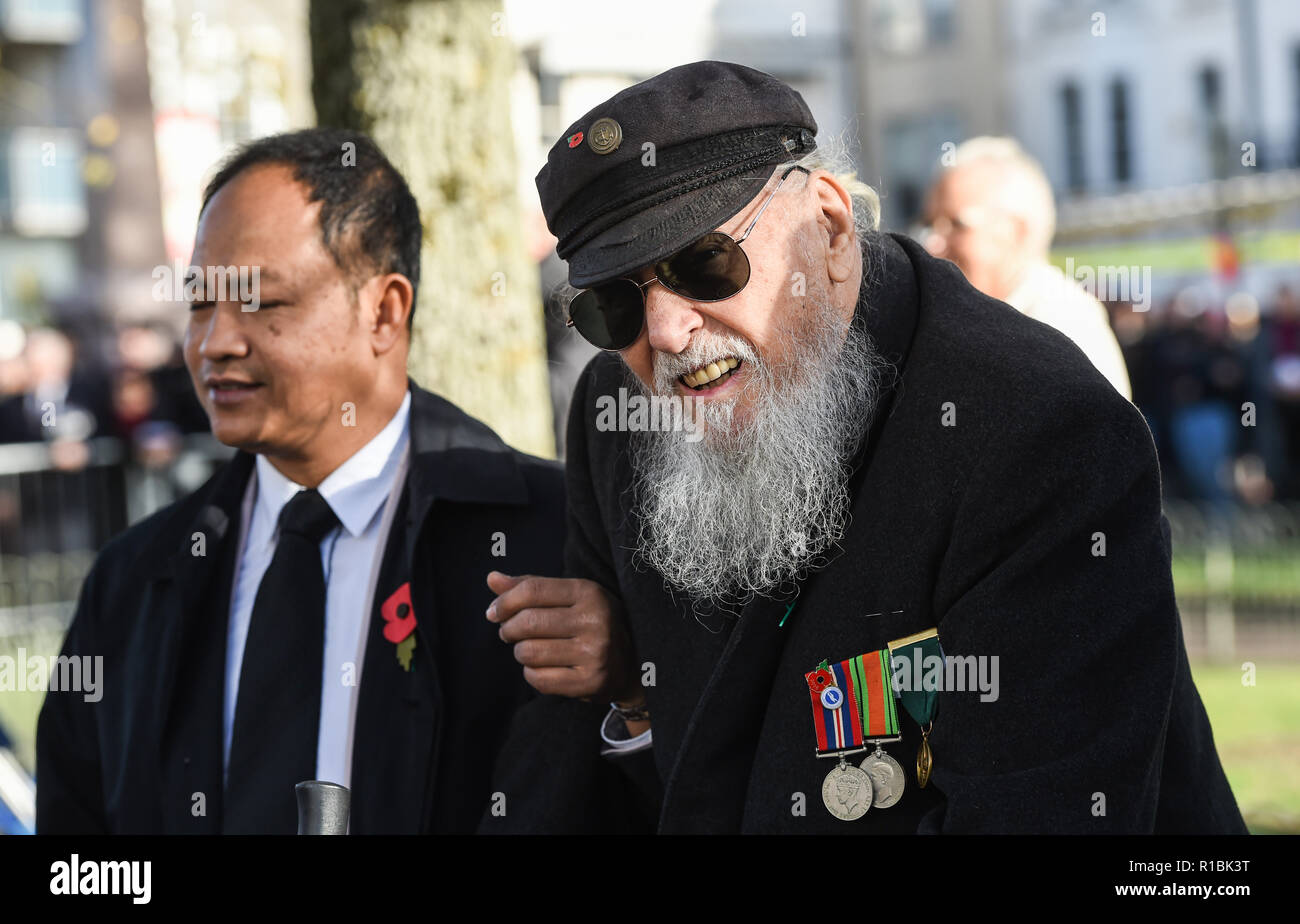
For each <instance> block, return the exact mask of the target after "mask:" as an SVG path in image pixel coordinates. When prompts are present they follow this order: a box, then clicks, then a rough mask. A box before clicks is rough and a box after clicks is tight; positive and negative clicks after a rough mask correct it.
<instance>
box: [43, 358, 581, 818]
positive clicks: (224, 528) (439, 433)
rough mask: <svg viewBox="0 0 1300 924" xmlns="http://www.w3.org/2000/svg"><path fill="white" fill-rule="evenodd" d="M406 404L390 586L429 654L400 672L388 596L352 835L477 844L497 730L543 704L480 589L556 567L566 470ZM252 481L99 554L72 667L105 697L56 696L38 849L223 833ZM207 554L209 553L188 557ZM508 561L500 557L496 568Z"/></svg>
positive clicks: (180, 507)
mask: <svg viewBox="0 0 1300 924" xmlns="http://www.w3.org/2000/svg"><path fill="white" fill-rule="evenodd" d="M411 394H412V398H411V418H410V431H411V463H410V468H409V471H408V475H407V479H406V484H405V488H404V495H403V499H402V505H401V507H400V508H399V510H398V516H397V517H396V518H395V520H394V523H393V527H392V529H391V531H390V534H389V540H390V544H389V546H388V547H387V550H388V551H387V554H386V555H385V562H384V566H383V569H382V570H384V571H385V572H388V573H390V574H392V575H400V574H403V573H405V574H409V576H410V581H411V591H412V605H413V608H414V610H415V615H416V620H417V627H416V638H417V643H416V649H415V657H414V660H413V663H412V670H411V671H410V672H409V673H408V672H406V671H403V670H402V669H401V668H400V667H399V665H398V663H397V660H396V656H395V651H394V646H393V645H392V644H391V643H389V642H388V641H386V640H385V639H384V638H383V635H382V629H383V621H382V619H381V617H380V615H379V606H380V604H381V603H382V601H383V599H385V595H386V594H388V593H391V591H392V590H393V589H395V588H388V587H384V586H380V587H378V588H376V591H375V597H376V599H375V601H374V605H373V608H372V616H371V625H370V629H369V636H368V640H367V644H366V661H365V664H364V667H363V669H362V671H361V675H360V676H361V686H360V690H359V697H358V704H357V715H356V728H355V739H354V748H353V762H352V826H351V830H352V832H353V833H374V832H394V833H415V832H455V831H469V830H472V829H473V827H474V825H475V822H476V821H477V819H478V818H479V817H480V816H481V815H482V814H483V812H484V810H485V807H487V806H488V805H489V803H490V797H491V789H490V787H489V781H490V776H491V768H492V763H493V760H494V758H495V755H496V752H497V749H498V747H499V746H500V742H501V738H502V735H503V732H504V729H505V727H506V725H507V723H508V721H509V719H510V717H511V716H512V715H513V713H514V712H515V711H516V710H517V709H518V708H519V706H520V705H521V704H522V703H524V702H525V701H526V700H527V699H528V698H529V697H530V696H531V693H530V688H528V687H527V685H526V684H525V683H524V681H523V675H522V671H521V669H520V667H519V665H518V663H517V662H516V661H515V660H514V656H513V652H512V650H511V647H510V646H509V645H506V644H505V643H503V642H502V641H501V640H500V639H499V638H498V636H497V628H496V627H495V626H494V625H492V624H491V623H489V622H488V621H487V620H486V619H485V618H484V611H485V610H486V608H487V605H488V603H489V602H491V600H492V597H493V594H492V593H491V591H490V590H489V589H488V588H487V585H486V583H485V577H486V575H487V573H488V571H490V570H493V569H497V570H501V571H505V572H507V573H542V574H555V573H558V571H559V570H560V568H561V559H560V551H561V549H562V547H563V539H564V525H563V524H564V519H563V514H564V489H563V478H562V474H561V470H560V467H559V466H558V465H557V464H556V463H553V462H547V461H544V460H541V459H536V458H533V457H531V456H527V455H524V454H523V453H520V452H516V451H514V450H512V449H510V448H509V447H508V446H506V445H505V444H504V443H503V442H502V441H501V440H500V439H499V438H498V437H497V436H496V435H495V434H494V433H493V432H492V431H491V430H490V429H488V428H487V427H486V426H485V425H483V424H482V423H480V422H478V421H477V420H474V419H473V418H471V417H469V416H468V415H466V414H465V413H463V412H462V411H460V410H459V409H458V408H456V407H454V406H453V405H452V404H450V403H449V402H447V401H445V400H443V399H442V398H439V397H438V396H436V395H433V394H430V393H429V392H426V391H423V390H422V389H420V388H417V387H416V386H415V385H414V384H412V386H411ZM252 468H253V456H251V455H248V454H247V453H242V452H241V453H239V454H237V455H236V456H235V458H234V459H233V460H232V461H231V462H230V463H228V464H227V465H226V466H224V467H223V468H222V469H221V470H220V471H219V472H217V474H216V475H214V476H213V478H212V479H211V480H210V481H209V482H208V483H207V484H206V485H204V486H203V487H202V488H200V489H199V490H198V491H196V492H195V493H194V494H192V495H190V496H189V497H186V498H184V499H182V500H181V501H179V502H177V503H176V504H173V505H171V506H170V507H167V508H166V509H164V510H161V511H159V512H158V513H156V514H154V515H153V516H150V517H149V518H148V519H146V520H144V521H142V522H140V523H138V524H136V525H135V526H132V527H131V528H130V529H128V530H127V531H126V532H124V533H122V534H121V535H120V536H118V537H116V538H115V539H114V540H113V541H112V542H110V543H109V544H108V545H107V546H106V547H105V548H104V550H103V551H102V552H101V553H100V555H99V557H98V559H97V561H96V563H95V566H94V568H93V569H92V570H91V572H90V575H89V576H88V577H87V579H86V582H85V585H84V587H83V589H82V593H81V599H80V601H79V603H78V606H77V612H76V615H75V617H74V620H73V623H72V627H71V629H70V630H69V632H68V636H67V641H66V642H65V644H64V649H63V653H64V654H65V655H69V656H74V655H88V656H92V657H93V656H102V657H103V659H104V661H103V664H104V668H103V674H102V684H101V689H102V691H103V698H102V700H101V701H100V702H97V703H88V702H85V699H84V696H83V695H82V694H80V693H72V692H68V693H64V692H58V693H56V692H51V693H49V694H48V695H47V697H46V700H45V704H44V706H43V708H42V710H41V716H40V722H39V725H38V729H37V830H38V832H41V833H83V832H106V833H218V832H219V831H220V830H221V791H222V754H221V751H222V744H221V727H222V726H221V714H222V698H223V690H224V663H225V649H226V642H225V639H226V623H227V616H228V611H229V599H230V584H231V575H232V574H233V571H234V546H235V545H236V544H237V542H238V536H239V517H240V506H241V501H242V498H243V494H244V490H245V487H246V485H247V481H248V477H249V475H250V472H251V471H252ZM200 536H201V537H203V540H204V541H205V542H206V554H204V555H202V556H196V555H194V554H193V551H194V549H195V543H196V542H197V541H198V540H199V538H200ZM500 540H504V542H503V543H502V542H501V541H500ZM503 544H504V550H505V552H506V554H505V555H504V556H499V555H494V554H493V552H494V550H495V551H496V552H500V551H501V549H502V545H503ZM396 556H401V557H400V558H398V557H396ZM292 655H293V653H292V652H286V653H285V657H292ZM285 798H286V799H292V798H293V793H291V792H290V793H285ZM200 806H201V807H202V812H200V811H199V807H200Z"/></svg>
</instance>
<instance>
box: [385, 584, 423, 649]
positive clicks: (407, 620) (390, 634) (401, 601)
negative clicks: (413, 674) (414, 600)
mask: <svg viewBox="0 0 1300 924" xmlns="http://www.w3.org/2000/svg"><path fill="white" fill-rule="evenodd" d="M379 612H380V614H381V615H382V616H383V617H384V638H386V639H388V641H390V642H392V643H393V644H394V645H396V646H397V663H398V664H400V665H402V670H404V671H410V669H411V656H412V655H413V654H414V653H415V610H414V609H413V608H412V607H411V582H410V581H407V582H406V583H405V584H403V585H402V586H401V587H399V588H397V590H395V591H394V592H393V595H392V596H391V597H389V598H388V599H387V600H385V601H384V603H383V605H382V606H381V607H380V608H379Z"/></svg>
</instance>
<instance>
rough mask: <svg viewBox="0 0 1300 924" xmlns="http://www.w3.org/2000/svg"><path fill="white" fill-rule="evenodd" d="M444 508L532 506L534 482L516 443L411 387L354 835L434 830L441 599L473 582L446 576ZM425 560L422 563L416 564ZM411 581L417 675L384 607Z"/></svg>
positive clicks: (362, 702)
mask: <svg viewBox="0 0 1300 924" xmlns="http://www.w3.org/2000/svg"><path fill="white" fill-rule="evenodd" d="M435 502H444V503H449V504H456V503H463V504H526V503H527V502H528V491H527V485H526V483H525V481H524V478H523V474H522V473H521V472H520V471H519V467H518V465H517V464H516V462H515V461H514V456H513V453H512V452H511V450H510V449H509V447H508V446H506V445H505V443H503V442H502V441H501V440H500V438H499V437H497V436H496V434H494V433H493V432H492V431H491V430H490V429H489V428H488V427H486V426H485V425H483V424H481V423H479V422H478V421H477V420H474V419H473V418H471V417H469V416H468V415H467V414H465V413H464V412H463V411H461V410H460V409H458V408H457V407H455V406H454V405H453V404H451V403H450V402H448V401H446V400H444V399H442V398H440V397H438V396H437V395H434V394H432V393H430V392H427V391H424V390H423V389H421V388H419V387H418V386H416V385H415V384H414V383H413V382H412V383H411V462H410V469H409V471H408V473H407V479H406V485H405V488H404V495H403V498H402V501H401V506H400V507H399V509H398V510H397V511H396V513H395V515H394V517H393V525H392V527H391V528H390V530H389V535H388V537H387V538H386V540H385V542H386V545H385V551H384V558H383V563H382V564H381V566H380V578H379V582H378V583H377V584H376V587H375V600H374V602H373V605H372V606H371V622H370V626H369V629H368V630H367V631H368V633H369V634H368V637H367V641H366V654H365V663H364V667H363V670H362V673H361V690H360V695H359V698H358V703H357V716H356V726H355V732H354V736H353V742H354V743H353V757H352V789H353V794H352V795H353V802H352V811H353V814H352V827H351V831H352V833H354V834H368V833H378V832H383V833H419V832H423V831H428V830H430V829H431V827H432V825H433V819H432V818H431V814H432V811H433V794H434V791H435V786H436V783H437V768H438V763H439V760H440V756H441V746H442V743H443V742H442V725H443V722H442V710H443V703H444V696H443V694H442V689H441V683H440V671H439V659H440V658H445V657H455V653H454V652H443V651H442V647H441V644H440V638H439V636H440V633H439V631H438V613H437V595H436V594H435V588H436V587H438V586H439V585H440V584H442V583H444V582H445V583H447V584H453V583H456V582H462V581H464V580H466V576H465V575H463V574H448V573H444V572H443V571H442V570H441V565H440V563H439V559H438V557H437V556H436V555H435V554H434V550H433V549H432V548H431V546H430V545H429V544H428V542H427V539H428V537H427V535H426V529H425V525H426V522H427V520H428V518H429V516H430V514H431V512H432V511H433V509H434V504H435ZM417 562H418V563H419V564H418V566H417V564H416V563H417ZM408 582H409V585H410V594H411V605H412V608H413V609H414V611H415V619H416V628H415V637H416V647H415V652H414V658H413V660H412V663H411V670H410V671H409V672H408V671H406V670H404V669H403V668H402V667H401V666H400V665H399V664H398V661H397V652H396V645H395V644H394V643H393V642H390V641H389V640H388V639H387V638H385V637H384V634H383V629H384V625H385V621H384V619H383V616H382V613H381V610H382V605H383V603H384V601H385V600H387V599H388V598H389V597H390V596H391V595H392V594H393V593H395V592H396V591H398V589H399V588H401V587H402V586H403V585H404V584H407V583H408Z"/></svg>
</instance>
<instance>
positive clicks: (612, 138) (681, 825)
mask: <svg viewBox="0 0 1300 924" xmlns="http://www.w3.org/2000/svg"><path fill="white" fill-rule="evenodd" d="M816 131H817V126H816V122H815V121H814V120H813V117H812V115H811V113H810V112H809V111H808V108H807V106H806V105H805V103H804V101H803V99H802V98H801V97H800V96H799V94H798V93H796V92H795V91H794V90H793V89H791V88H790V87H788V86H786V85H785V84H783V83H781V82H780V81H778V80H777V79H775V78H773V77H771V76H769V75H767V74H763V73H761V72H758V71H754V70H752V69H749V68H746V67H742V66H739V65H734V64H726V63H721V62H711V61H706V62H698V63H695V64H690V65H686V66H683V67H679V68H674V69H673V70H670V71H667V72H665V73H663V74H660V75H658V76H657V77H654V78H652V79H650V80H648V81H645V82H643V83H641V84H638V85H636V86H634V87H631V88H629V89H628V90H625V91H623V92H621V93H619V94H617V95H616V96H614V97H613V98H611V99H610V100H608V101H606V102H605V103H603V104H601V105H599V106H597V107H595V108H594V109H593V110H592V111H591V112H589V113H588V114H587V115H585V116H584V117H583V118H582V119H579V120H578V121H577V122H576V123H575V124H574V125H572V126H571V127H570V128H569V129H568V131H566V132H565V134H564V137H562V138H561V139H560V140H559V141H558V142H557V143H556V145H555V146H554V147H553V148H552V150H551V152H550V156H549V158H548V161H547V165H546V167H545V168H543V170H542V172H541V173H540V174H539V175H538V178H537V185H538V190H539V193H540V196H541V201H542V206H543V209H544V211H545V213H546V217H547V221H548V223H549V225H550V227H551V230H552V231H553V232H554V233H555V235H556V237H557V240H558V245H557V250H558V252H559V255H560V256H561V257H562V258H564V259H565V260H567V261H568V265H569V281H570V283H571V284H572V286H573V287H575V289H577V290H578V291H577V293H576V294H574V295H573V297H572V300H571V301H570V303H569V305H568V315H569V319H570V322H571V324H572V325H573V326H574V327H575V328H576V329H577V331H578V332H579V333H580V334H581V335H582V336H584V337H586V338H587V339H588V340H590V341H591V342H592V343H594V344H595V345H597V346H599V347H601V348H602V349H604V350H605V351H607V352H605V353H604V354H602V355H599V356H597V357H596V358H595V359H594V360H593V361H592V362H591V364H590V365H589V366H588V368H587V369H586V371H585V373H584V375H583V377H582V379H581V380H580V382H579V385H578V387H577V389H576V391H575V394H574V397H573V403H572V410H571V416H570V421H569V428H568V438H567V447H566V478H567V486H568V510H569V513H568V517H569V531H568V539H567V545H566V549H565V562H566V572H567V574H566V576H565V577H563V578H550V577H544V576H507V575H501V574H495V573H494V574H493V575H491V576H490V578H489V583H490V584H491V586H492V588H493V590H494V591H495V592H496V593H497V594H498V595H499V596H498V597H497V599H496V600H495V601H494V603H493V604H492V606H491V607H490V609H489V611H488V614H487V618H488V619H489V620H492V621H494V622H496V623H499V624H500V630H499V631H500V634H501V637H502V638H503V639H504V640H505V641H506V642H509V643H511V644H513V645H514V646H515V655H516V658H517V659H518V660H519V661H520V662H521V663H522V664H523V665H524V674H525V677H526V679H528V681H529V682H530V683H532V684H533V685H534V686H535V687H536V688H537V689H539V690H540V691H541V692H543V693H546V694H552V695H548V696H544V697H541V698H539V699H538V700H537V701H535V702H534V703H533V704H531V705H530V706H528V707H525V709H524V710H523V711H522V712H521V713H520V714H519V715H518V716H517V717H516V720H515V723H514V725H513V727H512V732H511V734H510V738H509V740H508V741H507V742H506V744H505V746H504V748H503V751H502V758H501V760H500V761H499V763H498V768H497V775H496V779H495V781H494V784H493V788H494V790H495V791H496V792H497V793H498V794H499V795H500V797H501V799H500V800H499V805H497V806H494V808H493V809H492V810H490V811H489V813H488V814H487V815H486V816H485V818H484V820H483V823H482V825H481V828H480V830H483V831H487V832H507V831H509V832H561V831H565V832H568V831H634V832H635V831H644V832H649V831H658V832H661V833H737V832H762V833H803V834H819V833H839V832H859V833H918V832H920V833H927V832H933V833H941V832H942V833H947V832H984V833H993V832H1054V833H1062V832H1077V833H1139V832H1159V833H1178V832H1207V833H1208V832H1217V833H1228V832H1240V833H1244V831H1245V827H1244V825H1243V823H1242V819H1241V816H1240V813H1239V812H1238V810H1237V806H1236V803H1235V801H1234V799H1233V795H1232V792H1231V790H1230V788H1229V786H1228V783H1227V781H1226V779H1225V777H1224V774H1223V770H1222V768H1221V766H1220V763H1219V759H1218V755H1217V753H1216V751H1215V747H1214V742H1213V738H1212V735H1211V731H1210V726H1209V722H1208V720H1207V718H1206V715H1205V711H1204V709H1203V708H1202V705H1201V702H1200V698H1199V696H1198V694H1197V692H1196V689H1195V686H1194V685H1193V683H1192V679H1191V675H1190V672H1189V670H1188V665H1187V658H1186V654H1185V651H1184V646H1183V641H1182V636H1181V632H1180V628H1179V619H1178V612H1177V609H1176V607H1175V603H1174V594H1173V585H1172V579H1171V575H1170V559H1169V554H1170V552H1169V535H1168V527H1167V524H1166V522H1165V520H1164V517H1163V516H1162V513H1161V506H1160V474H1159V468H1158V465H1157V462H1156V457H1155V451H1154V448H1153V446H1152V441H1151V436H1150V433H1149V431H1148V430H1147V428H1146V425H1145V423H1144V422H1143V420H1142V417H1141V415H1140V414H1139V413H1138V412H1137V411H1136V409H1135V408H1133V406H1132V405H1131V404H1129V403H1128V402H1127V401H1125V400H1124V399H1123V398H1122V397H1121V396H1120V395H1119V394H1118V393H1117V392H1116V391H1115V390H1114V389H1113V388H1111V387H1110V385H1109V384H1108V383H1107V381H1106V380H1105V379H1104V378H1103V377H1102V376H1101V375H1100V374H1099V373H1098V372H1097V371H1096V370H1095V369H1094V368H1093V367H1092V365H1091V364H1090V363H1089V362H1088V360H1087V358H1086V357H1085V356H1084V355H1083V354H1082V353H1081V352H1080V351H1079V350H1078V348H1077V347H1075V346H1074V345H1073V344H1072V343H1071V342H1070V341H1069V340H1068V339H1067V338H1065V337H1064V336H1063V335H1061V334H1060V333H1058V332H1056V331H1054V330H1052V329H1051V328H1049V327H1047V326H1046V325H1043V324H1040V323H1038V322H1036V321H1033V320H1030V319H1028V318H1025V317H1023V316H1021V315H1019V314H1018V313H1017V312H1015V311H1014V310H1012V309H1011V308H1009V307H1007V306H1006V305H1003V304H1002V303H1000V302H997V301H995V300H993V299H990V298H987V297H985V296H984V295H982V294H980V293H979V292H978V291H977V290H975V289H974V288H972V287H971V286H970V285H969V284H968V283H967V282H966V281H965V280H964V278H963V277H962V275H961V274H960V272H958V271H957V269H956V268H955V267H953V266H952V265H951V264H949V263H947V262H945V261H940V260H937V259H934V258H932V257H931V256H929V255H928V254H927V253H926V252H925V250H924V249H923V248H922V247H920V246H919V245H917V244H916V243H915V242H913V241H911V240H909V239H907V238H905V237H902V236H900V235H892V234H889V235H886V234H882V233H880V232H878V231H876V230H875V223H876V213H877V211H878V209H877V203H876V200H875V197H874V194H873V193H872V192H871V191H870V189H869V188H867V187H865V186H863V185H861V184H859V183H857V182H856V181H854V180H853V179H852V178H851V176H849V175H846V172H845V170H844V164H843V163H841V162H840V160H841V159H840V158H837V157H836V156H835V154H834V153H833V152H829V151H826V150H823V149H819V147H818V145H817V143H816V137H815V136H816ZM972 317H978V319H979V323H975V324H973V323H971V319H972ZM1047 370H1050V374H1047ZM620 389H630V390H632V391H633V392H634V393H636V394H639V395H641V396H643V397H655V398H660V399H662V398H669V399H672V400H675V401H680V402H683V404H684V405H689V406H690V408H691V410H692V412H693V413H694V414H695V415H696V419H699V420H701V421H702V422H703V428H704V429H703V436H702V438H688V437H689V436H690V434H686V433H683V432H681V431H673V430H671V429H669V430H666V431H665V430H663V429H655V430H649V429H640V430H635V429H634V428H632V427H630V426H629V427H628V428H625V429H623V430H619V429H614V430H610V429H609V428H607V427H604V426H600V425H599V424H598V413H599V412H598V407H599V406H601V405H602V404H605V405H607V404H608V401H609V396H611V395H616V394H618V393H619V391H620ZM629 420H631V418H630V417H629ZM629 430H634V432H628V431H629ZM593 625H595V626H602V627H606V630H605V631H603V632H598V633H595V635H593V633H592V632H590V631H586V632H585V633H580V632H579V631H578V630H579V628H581V627H587V628H588V629H590V627H591V626H593ZM579 636H581V638H583V639H586V640H588V641H584V642H580V641H578V640H577V639H578V637H579ZM593 637H595V638H601V639H603V641H601V642H599V643H597V648H598V649H599V650H589V649H591V645H592V643H591V642H590V641H589V640H590V639H592V638H593ZM579 649H582V650H579ZM583 700H591V701H592V702H584V701H583ZM606 702H609V704H610V705H609V707H606V706H605V703H606Z"/></svg>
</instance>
